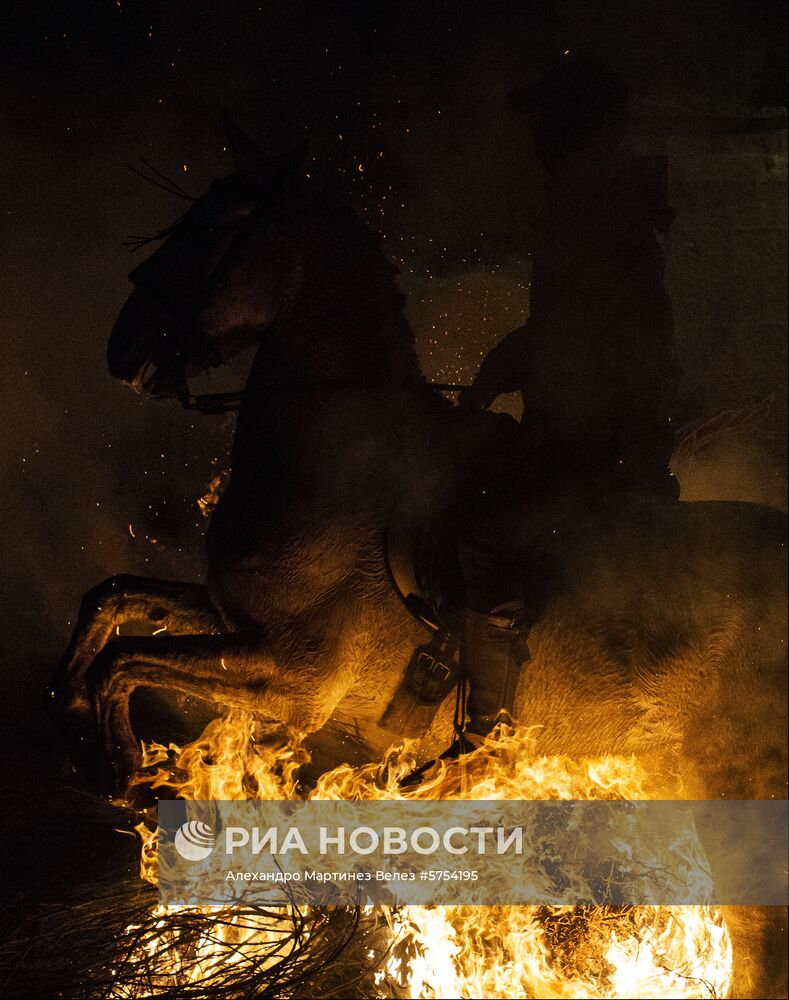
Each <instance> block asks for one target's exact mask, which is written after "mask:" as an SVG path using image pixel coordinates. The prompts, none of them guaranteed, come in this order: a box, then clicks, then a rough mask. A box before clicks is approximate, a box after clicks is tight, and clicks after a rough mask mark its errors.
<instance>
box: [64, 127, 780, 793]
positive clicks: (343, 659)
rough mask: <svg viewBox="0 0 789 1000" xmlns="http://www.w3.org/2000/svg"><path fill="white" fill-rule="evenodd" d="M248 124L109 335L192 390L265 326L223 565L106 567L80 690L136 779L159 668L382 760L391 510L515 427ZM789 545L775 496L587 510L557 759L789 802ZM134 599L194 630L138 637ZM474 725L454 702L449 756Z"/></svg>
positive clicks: (544, 629) (141, 367)
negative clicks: (480, 396) (429, 350)
mask: <svg viewBox="0 0 789 1000" xmlns="http://www.w3.org/2000/svg"><path fill="white" fill-rule="evenodd" d="M230 138H231V146H232V150H233V152H234V155H235V157H236V162H237V168H236V170H235V171H234V172H233V173H231V174H230V175H229V176H228V177H226V178H223V179H221V180H217V181H214V182H213V184H212V185H211V186H210V188H209V189H208V191H207V192H206V193H205V194H204V195H203V196H202V197H201V198H200V199H199V200H198V201H196V202H195V203H194V205H193V206H192V207H191V208H190V209H189V210H188V211H187V213H186V215H185V216H184V217H183V218H182V219H181V220H180V221H179V222H178V223H177V224H176V225H175V226H174V227H173V228H172V229H171V230H170V231H169V234H168V235H166V238H165V240H164V242H163V243H162V245H161V246H160V247H159V248H158V249H157V251H156V252H155V253H154V254H153V255H152V256H151V257H150V258H149V259H148V260H146V261H145V262H144V263H143V264H142V265H141V266H140V267H139V268H137V270H136V271H135V272H133V274H132V281H133V283H134V286H135V287H134V291H133V293H132V295H131V297H130V298H129V300H128V301H127V303H126V305H125V306H124V308H123V311H122V312H121V314H120V316H119V318H118V321H117V324H116V327H115V329H114V331H113V334H112V337H111V339H110V343H109V348H108V358H109V365H110V370H111V372H112V374H113V375H114V376H116V377H118V378H120V379H123V380H125V381H126V382H129V383H130V384H131V385H132V386H133V387H134V388H136V389H138V390H141V391H145V392H148V393H151V394H152V395H155V396H173V395H176V394H177V393H178V392H179V391H181V389H182V387H183V384H184V381H185V378H186V377H187V376H189V375H192V374H195V373H196V372H199V371H201V370H204V369H206V368H207V367H209V366H211V365H216V364H219V363H221V362H222V361H224V360H226V359H228V358H229V357H231V356H232V355H233V354H235V353H237V352H238V351H240V350H242V349H243V348H246V347H247V346H249V345H256V346H257V353H256V356H255V360H254V364H253V367H252V370H251V374H250V376H249V379H248V382H247V385H246V389H245V392H244V395H243V401H242V404H241V409H240V412H239V416H238V425H237V429H236V436H235V443H234V449H233V458H232V477H231V479H230V483H229V486H228V488H227V490H226V492H225V494H224V496H223V497H222V499H221V501H220V503H219V505H218V507H217V508H216V510H215V512H214V515H213V518H212V521H211V526H210V530H209V534H208V575H207V579H206V582H205V584H202V585H201V584H195V583H177V582H166V581H159V580H148V579H142V578H137V577H127V576H116V577H113V578H111V579H110V580H107V581H105V582H104V583H102V584H100V585H99V586H97V587H96V588H94V589H93V590H91V591H90V592H89V593H88V594H87V595H86V596H85V598H84V600H83V603H82V607H81V610H80V614H79V620H78V623H77V626H76V628H75V631H74V635H73V637H72V639H71V642H70V645H69V647H68V650H67V652H66V654H65V657H64V660H63V663H62V664H61V666H60V668H59V670H58V673H57V675H56V678H55V681H54V684H53V696H54V698H55V702H56V706H57V707H58V709H59V710H60V711H61V713H63V714H64V715H65V716H66V717H67V718H68V719H72V720H74V722H75V723H76V722H83V723H87V724H88V725H95V726H96V727H97V730H98V734H99V738H100V741H101V745H102V746H103V749H104V753H105V754H106V755H107V757H108V758H109V759H110V760H111V761H112V762H113V764H114V766H115V768H116V772H117V779H118V781H119V783H120V784H121V785H122V784H123V783H124V781H125V779H126V778H127V777H128V775H129V773H130V771H131V770H132V769H133V768H134V766H135V764H136V762H137V753H138V751H137V741H136V740H135V736H134V733H133V731H132V727H131V724H130V716H129V701H130V696H131V695H132V693H133V692H134V691H135V690H136V689H137V688H140V687H154V688H166V689H171V690H175V691H178V692H182V693H184V694H187V695H190V696H194V697H197V698H200V699H204V700H207V701H210V702H214V703H216V704H217V705H220V706H233V707H237V708H241V709H244V710H247V711H249V712H252V713H255V714H258V715H260V716H264V717H268V718H273V719H277V720H280V721H282V722H284V723H287V724H289V725H291V726H294V727H296V728H298V729H299V730H304V731H308V732H317V731H319V730H322V731H323V732H329V731H332V730H334V731H341V732H343V733H345V734H346V738H347V743H346V745H345V747H344V749H342V750H341V751H339V752H341V753H347V754H349V755H351V754H352V751H353V747H352V745H351V744H352V743H353V742H354V741H355V742H356V744H357V749H358V750H360V752H362V753H363V754H365V755H367V759H373V758H372V756H371V755H375V754H377V753H378V752H380V751H381V750H382V749H383V748H384V747H385V746H386V745H388V744H389V743H391V742H392V741H393V740H394V739H396V737H397V736H398V735H399V734H397V733H391V732H388V731H387V730H385V729H383V728H382V727H381V726H380V725H379V722H380V719H381V716H382V713H383V711H384V709H385V708H386V706H387V705H388V704H389V702H390V700H391V698H392V696H393V694H394V692H395V691H396V689H397V688H398V685H399V684H400V682H401V679H402V676H403V673H404V670H405V667H406V665H407V663H408V660H409V657H410V655H411V652H412V650H413V648H414V646H415V645H416V644H418V643H419V642H420V641H423V636H424V632H423V630H422V629H421V627H420V626H419V624H418V623H417V622H416V621H415V620H414V619H413V618H412V617H411V616H410V615H409V613H408V612H407V611H406V609H405V608H404V606H403V604H402V602H401V601H400V600H399V598H398V596H397V595H396V594H395V593H394V591H393V590H392V587H391V585H390V582H389V577H388V574H387V572H386V566H385V556H384V551H383V543H382V537H383V533H384V530H385V527H386V523H387V518H388V517H389V513H390V511H391V509H392V507H393V505H394V504H395V503H396V502H398V499H399V502H400V503H407V505H408V506H409V508H410V514H411V516H413V517H414V518H417V519H419V518H422V519H428V518H431V517H432V518H436V517H440V516H441V513H442V512H443V511H445V510H447V509H448V508H449V505H450V503H451V500H452V498H453V496H454V495H455V494H456V492H457V490H458V489H459V488H460V485H461V484H462V482H463V476H464V469H465V468H466V467H467V466H474V464H475V463H477V462H479V461H481V460H482V459H483V458H484V455H485V454H486V452H488V451H489V450H490V448H492V447H493V446H494V443H495V442H494V439H495V437H496V433H497V431H496V428H495V427H494V426H493V425H494V424H495V420H493V418H491V421H490V422H488V421H487V420H485V419H482V420H480V418H478V417H471V416H467V415H465V414H463V413H461V412H459V411H458V410H457V409H456V408H454V407H452V406H451V405H450V404H449V403H448V402H447V401H446V400H444V399H443V398H442V397H441V396H440V395H439V393H438V392H437V391H436V390H435V389H433V388H431V387H430V386H429V384H427V383H426V382H425V380H424V377H423V376H422V374H421V373H420V369H419V364H418V361H417V356H416V353H415V349H414V338H413V334H412V332H411V330H410V328H409V326H408V323H407V321H406V319H405V316H404V313H403V301H402V296H401V294H400V293H399V291H398V289H397V286H396V283H395V269H394V268H393V267H392V266H391V265H390V264H389V263H387V261H386V259H385V257H384V255H383V254H382V252H381V250H380V248H379V245H378V241H377V239H376V238H375V237H374V236H373V235H372V234H371V233H370V232H369V231H368V230H367V229H366V228H365V227H364V226H363V225H362V224H361V223H360V222H359V221H358V220H357V219H356V218H355V217H354V215H353V214H352V213H351V212H350V211H349V210H348V209H347V208H345V207H343V206H341V205H340V204H339V203H338V202H336V201H335V200H334V199H333V198H331V197H329V196H328V195H327V194H326V193H325V192H323V191H321V190H320V189H319V188H318V186H317V185H316V184H315V182H314V181H311V180H310V179H308V178H307V177H305V176H303V175H302V174H301V173H300V170H299V168H300V160H299V158H298V157H296V156H292V155H286V156H284V157H281V158H278V159H272V158H269V157H266V156H264V155H263V154H262V153H261V152H260V151H259V150H258V149H257V148H256V147H255V146H254V145H253V143H252V142H251V141H250V140H249V139H248V138H247V137H246V136H245V135H243V134H242V133H241V132H239V131H238V130H237V129H231V134H230ZM272 387H276V391H273V390H272ZM783 537H784V519H783V517H782V516H781V515H780V514H779V513H777V512H775V511H772V510H769V509H766V508H760V507H756V506H753V505H748V504H733V503H680V504H676V505H673V506H670V505H660V504H655V503H652V502H651V501H649V500H648V499H646V498H643V499H640V500H639V499H638V498H629V499H628V498H612V499H611V500H610V502H608V503H607V504H603V505H601V506H600V508H599V509H597V510H595V511H587V512H585V513H583V514H581V513H579V514H578V515H577V516H576V517H574V518H571V519H569V520H568V521H567V522H566V523H565V524H564V525H563V526H562V527H561V528H560V529H559V530H557V532H556V534H555V535H553V536H552V538H551V541H550V545H549V546H548V548H547V549H546V551H545V558H546V559H550V561H551V563H552V565H553V566H555V567H558V573H557V574H556V579H557V581H558V582H557V585H556V587H555V588H554V590H553V591H552V593H551V595H550V599H549V600H548V602H547V603H546V605H545V609H544V612H543V614H542V616H541V618H540V620H539V621H538V622H537V623H536V624H535V625H534V627H533V629H532V631H531V634H530V637H529V646H530V650H531V658H530V660H529V662H528V665H527V667H526V669H524V670H523V672H522V676H521V680H520V685H519V690H518V694H517V699H516V712H515V714H516V716H517V718H518V719H519V721H520V722H521V723H523V724H528V725H530V724H539V725H540V726H542V727H543V729H542V736H541V743H540V749H541V751H542V752H545V753H562V754H570V755H599V754H611V753H639V752H645V751H649V752H650V754H651V755H652V757H653V758H654V759H658V760H659V759H660V757H661V755H665V758H666V760H668V759H669V758H674V757H677V758H678V759H679V760H680V761H681V765H682V767H683V769H684V770H685V776H686V780H687V781H688V788H689V789H690V790H691V793H692V794H695V795H697V796H698V797H703V798H719V797H721V796H724V797H732V798H738V797H739V798H742V797H745V798H753V797H769V796H771V795H779V796H783V795H784V794H785V791H786V786H785V760H786V748H785V736H784V725H785V717H786V703H785V700H784V692H785V675H786V660H785V657H786V651H785V646H784V645H783V641H782V635H783V629H784V627H785V608H784V604H783V595H784V592H785V580H784V576H783V573H784V569H783V566H784V560H783V556H784V552H785V550H784V549H783V544H784V543H783ZM132 619H147V620H148V621H150V622H155V623H157V624H158V625H159V626H166V629H167V631H166V633H163V634H158V635H152V636H143V637H121V638H113V635H114V633H115V630H116V626H119V625H122V624H123V623H125V622H127V621H129V620H132ZM450 701H451V699H450ZM450 730H451V706H450V705H449V704H445V705H444V706H443V707H442V709H441V710H440V711H439V713H438V715H437V717H436V721H435V724H434V726H433V729H432V731H431V733H430V738H431V739H432V740H433V742H432V744H431V747H430V749H434V748H435V746H437V745H441V743H442V742H444V741H448V740H449V737H450ZM351 734H353V735H351ZM426 752H427V751H426ZM338 762H339V761H337V760H335V761H334V763H338Z"/></svg>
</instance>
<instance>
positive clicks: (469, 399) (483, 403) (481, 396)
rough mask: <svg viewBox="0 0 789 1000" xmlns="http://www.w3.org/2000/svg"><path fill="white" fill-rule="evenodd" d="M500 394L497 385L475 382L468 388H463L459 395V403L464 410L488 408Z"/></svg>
mask: <svg viewBox="0 0 789 1000" xmlns="http://www.w3.org/2000/svg"><path fill="white" fill-rule="evenodd" d="M498 394H499V393H498V390H497V389H496V388H495V386H492V385H485V384H484V383H481V382H475V383H474V384H473V385H470V386H469V387H468V389H463V390H462V391H461V393H460V395H459V396H458V404H459V405H460V407H461V408H462V409H464V410H470V411H474V412H477V411H479V410H487V408H488V407H489V406H490V405H491V403H492V402H493V401H494V400H495V398H496V397H497V396H498Z"/></svg>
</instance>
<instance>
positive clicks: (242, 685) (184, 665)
mask: <svg viewBox="0 0 789 1000" xmlns="http://www.w3.org/2000/svg"><path fill="white" fill-rule="evenodd" d="M322 662H323V664H324V665H327V661H326V660H322ZM87 683H88V689H89V691H90V694H91V699H92V704H93V709H94V713H95V719H96V724H97V726H98V729H99V736H100V739H101V743H102V747H103V749H104V753H105V755H106V759H107V761H108V762H109V763H110V767H111V772H112V773H111V774H110V775H109V778H110V781H111V784H112V786H113V790H114V791H116V792H117V791H121V792H122V791H123V789H124V788H125V787H126V785H127V783H128V779H129V777H130V775H131V774H132V773H133V771H134V770H135V769H136V768H137V766H138V765H139V759H140V747H139V742H138V741H137V739H136V737H135V735H134V732H133V730H132V727H131V723H130V719H129V701H130V698H131V695H132V693H133V692H134V690H135V689H136V688H138V687H154V688H168V689H170V690H175V691H180V692H182V693H184V694H187V695H191V696H193V697H196V698H201V699H203V700H205V701H211V702H214V703H217V704H220V705H223V706H226V707H228V708H238V709H242V710H243V711H246V712H250V713H252V714H256V715H260V716H265V717H267V718H273V719H277V720H278V721H280V722H283V723H285V724H286V725H289V726H291V727H293V728H295V729H299V730H303V731H308V732H312V731H314V730H316V729H319V728H320V726H321V725H323V723H324V722H325V721H326V719H327V718H328V717H329V715H330V714H331V711H332V709H333V708H334V705H336V703H337V701H339V699H340V698H341V697H342V695H343V694H344V693H345V692H344V690H340V688H341V687H343V686H344V685H343V684H341V683H340V682H339V680H338V679H337V678H332V676H331V670H330V668H329V669H323V670H322V669H321V667H320V666H319V665H318V663H317V662H314V661H313V662H311V663H310V664H309V665H308V666H304V667H303V668H298V667H293V668H291V669H288V670H280V669H279V668H278V667H277V665H276V663H275V662H274V659H273V657H272V655H271V652H270V649H269V648H268V646H267V644H266V642H265V640H264V639H263V638H262V637H261V636H259V635H248V634H244V633H231V634H224V635H195V636H165V635H161V636H142V637H131V636H129V637H123V638H119V639H115V640H113V641H112V642H110V643H108V645H107V646H106V647H105V648H104V650H103V651H102V652H101V653H100V654H99V655H98V656H97V657H96V659H95V660H94V662H93V665H92V666H91V667H90V670H89V671H88V675H87Z"/></svg>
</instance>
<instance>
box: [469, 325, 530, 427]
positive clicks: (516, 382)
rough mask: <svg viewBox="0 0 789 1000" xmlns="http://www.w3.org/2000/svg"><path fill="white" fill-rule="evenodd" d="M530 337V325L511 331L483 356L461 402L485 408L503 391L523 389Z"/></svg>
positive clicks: (473, 407) (471, 407)
mask: <svg viewBox="0 0 789 1000" xmlns="http://www.w3.org/2000/svg"><path fill="white" fill-rule="evenodd" d="M528 340H529V336H528V324H526V325H525V326H520V327H518V329H517V330H513V331H512V333H508V334H507V336H506V337H505V338H504V339H503V340H502V341H501V342H500V343H498V344H497V345H496V346H495V347H494V348H493V350H492V351H491V352H490V354H488V356H487V357H486V358H485V359H484V361H483V362H482V364H481V365H480V369H479V372H478V373H477V376H476V378H475V379H474V382H473V383H472V385H471V388H469V389H465V390H464V391H463V392H462V393H461V394H460V400H459V402H460V405H461V406H466V407H468V408H469V409H474V410H476V409H480V410H484V409H487V408H488V407H489V406H490V405H491V403H492V402H493V401H494V400H495V399H496V397H497V396H499V395H500V394H501V393H503V392H515V391H517V390H518V389H520V387H521V385H522V384H523V375H524V371H525V368H526V364H527V353H528Z"/></svg>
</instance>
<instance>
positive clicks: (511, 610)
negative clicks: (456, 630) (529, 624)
mask: <svg viewBox="0 0 789 1000" xmlns="http://www.w3.org/2000/svg"><path fill="white" fill-rule="evenodd" d="M522 618H523V605H522V604H520V603H519V602H511V603H508V604H504V605H499V606H498V607H496V608H494V609H493V610H492V611H491V612H490V613H488V614H486V613H483V612H480V611H474V610H473V609H472V608H466V609H465V610H464V614H463V640H462V643H461V665H462V667H463V668H464V672H465V676H466V682H467V684H468V686H469V696H468V702H467V705H466V712H467V715H468V717H469V721H468V723H467V725H466V727H465V735H466V737H467V738H468V739H469V740H470V741H471V742H472V743H474V744H478V743H480V742H481V741H482V739H483V738H484V737H485V736H487V735H488V734H489V733H490V732H491V730H493V728H494V727H495V726H496V725H497V724H498V723H500V722H505V723H507V724H509V725H512V717H513V712H514V708H515V692H516V690H517V687H518V680H519V678H520V673H521V667H522V665H523V662H524V660H526V659H527V658H528V649H527V648H525V644H524V643H523V641H522Z"/></svg>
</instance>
